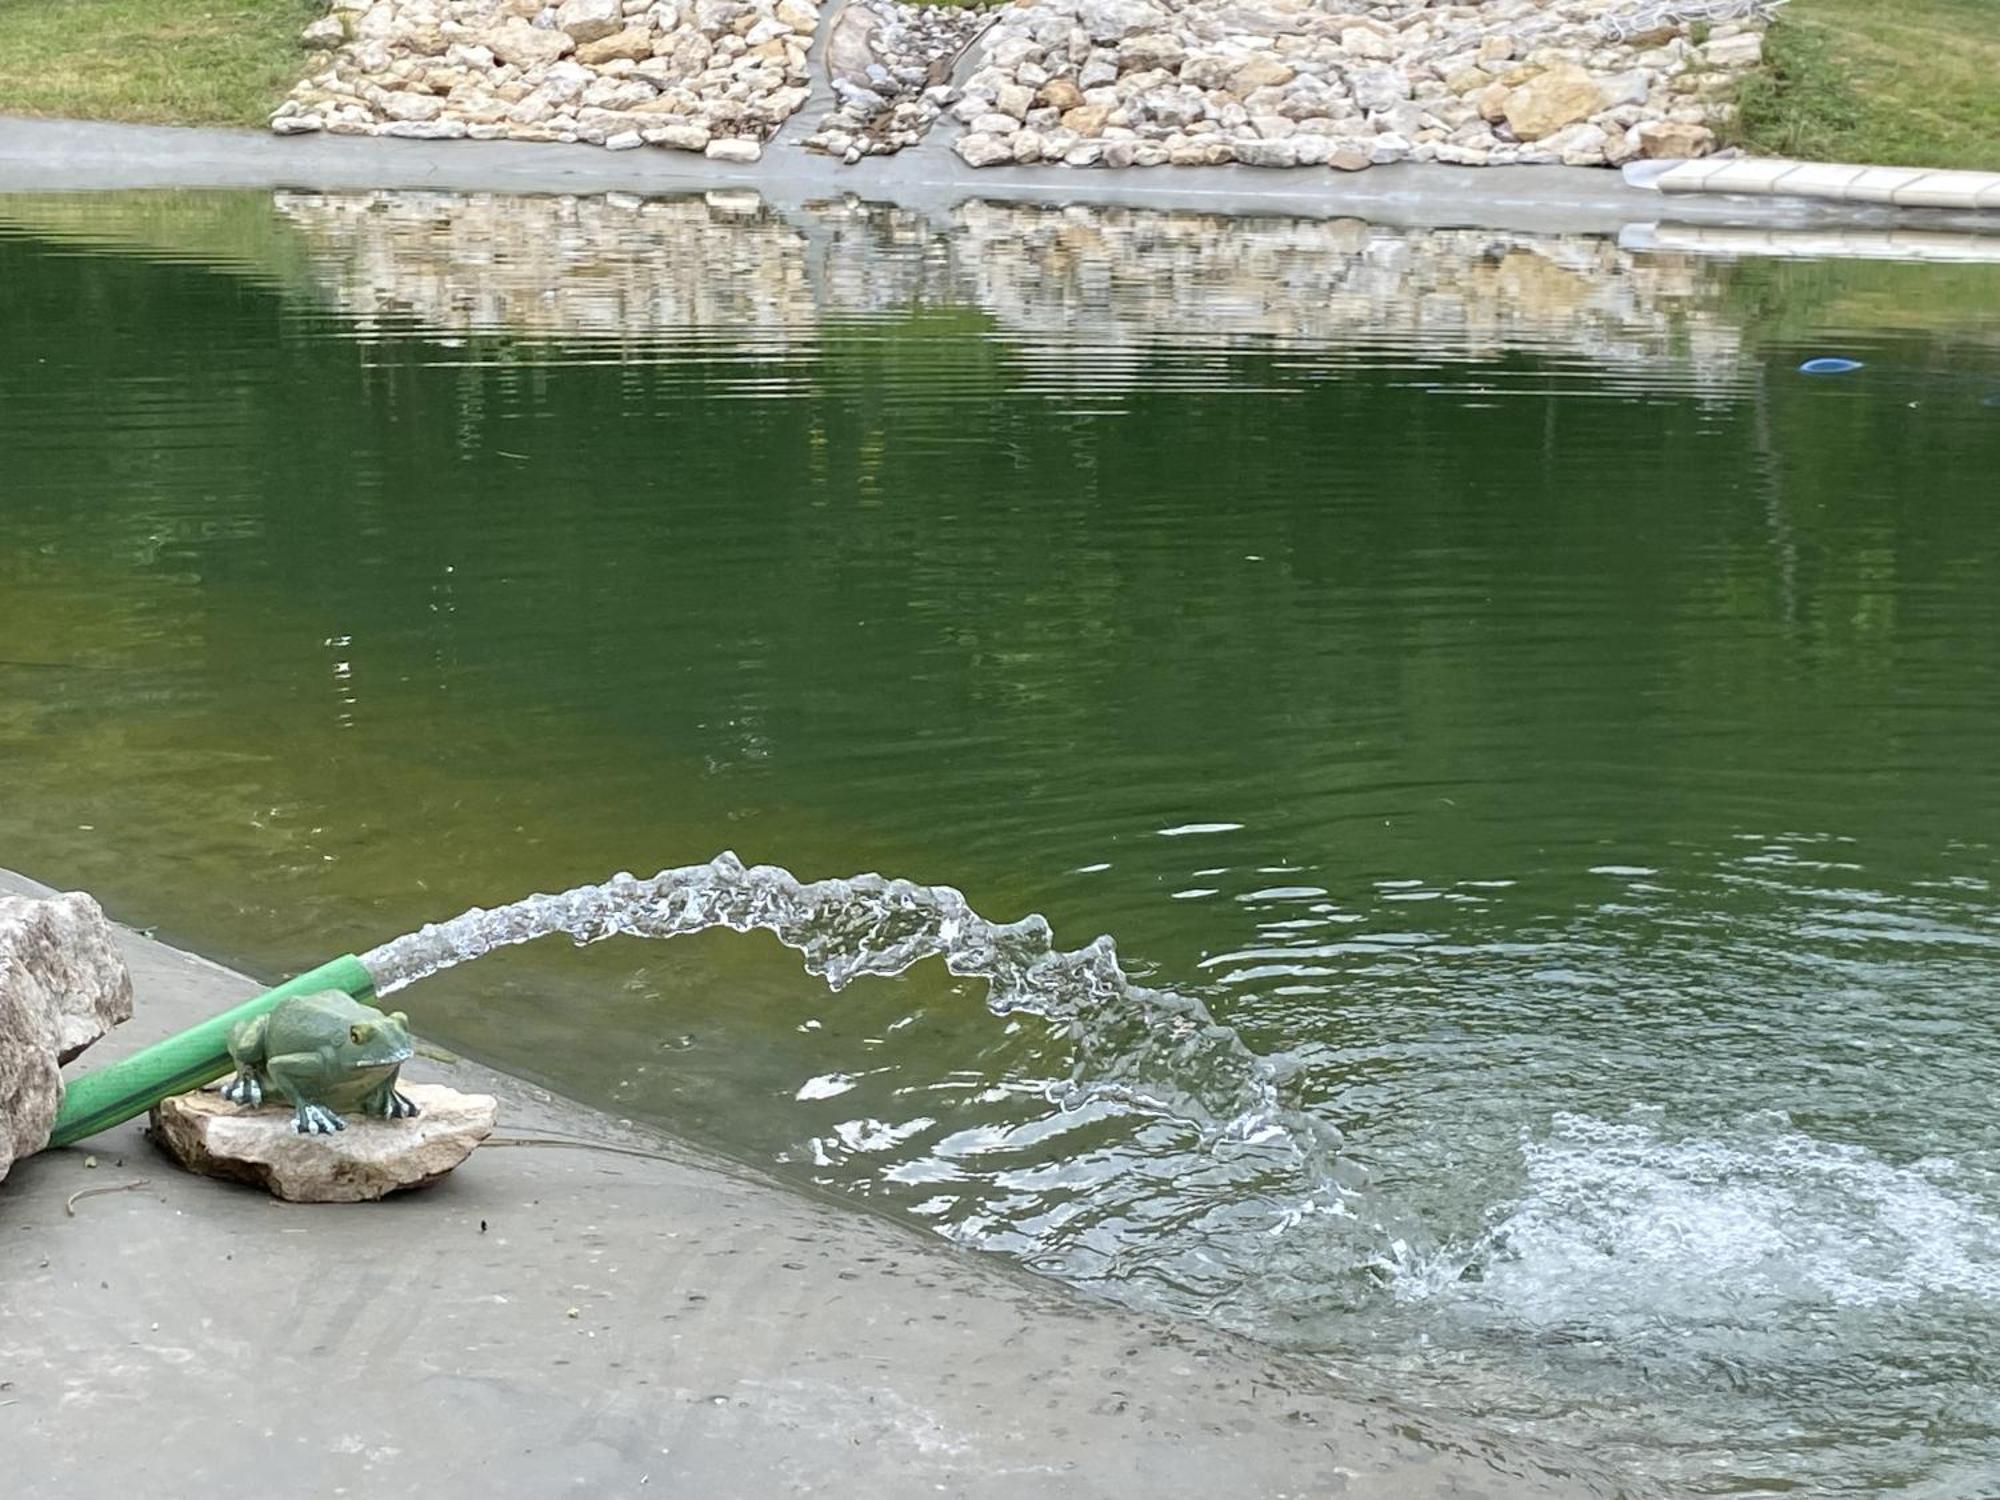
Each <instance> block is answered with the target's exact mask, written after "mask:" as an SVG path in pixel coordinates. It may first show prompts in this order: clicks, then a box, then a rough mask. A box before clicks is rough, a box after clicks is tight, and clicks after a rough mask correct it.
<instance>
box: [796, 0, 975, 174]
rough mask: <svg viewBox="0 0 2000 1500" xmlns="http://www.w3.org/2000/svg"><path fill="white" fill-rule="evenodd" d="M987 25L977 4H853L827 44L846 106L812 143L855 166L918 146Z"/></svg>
mask: <svg viewBox="0 0 2000 1500" xmlns="http://www.w3.org/2000/svg"><path fill="white" fill-rule="evenodd" d="M986 24H987V17H986V15H985V13H984V12H982V11H979V10H975V9H973V8H972V7H971V6H963V5H905V4H902V3H901V0H849V3H848V4H847V5H846V6H844V7H843V8H842V10H841V12H840V14H839V15H838V16H837V17H836V18H835V20H834V23H833V28H832V30H831V32H830V34H829V35H828V37H827V45H826V58H825V62H826V70H827V77H828V80H829V82H830V83H831V85H832V88H833V93H834V97H835V98H836V99H838V100H839V101H840V103H839V106H838V107H837V108H835V109H834V110H833V111H832V112H831V113H830V114H828V115H827V117H826V118H825V119H824V120H822V121H820V123H819V127H818V128H817V129H816V130H815V131H814V132H813V134H812V135H811V136H810V137H809V138H808V139H807V141H806V145H808V146H809V147H811V148H812V149H813V150H815V151H824V152H826V153H827V155H829V156H838V157H841V158H843V159H844V160H847V161H850V162H854V161H859V160H860V159H861V158H862V157H864V156H870V155H875V156H880V155H885V154H887V153H889V152H892V151H900V150H901V149H902V148H903V147H905V146H913V145H915V144H916V143H917V142H918V141H919V140H920V139H922V137H923V135H924V132H925V131H927V130H929V129H930V128H931V125H932V124H933V122H935V121H936V119H937V117H938V116H939V115H940V114H942V113H943V112H944V107H945V105H946V104H948V103H949V102H950V101H951V85H950V78H951V65H952V63H953V61H954V60H955V59H956V58H957V57H958V55H959V53H961V52H962V51H964V50H965V48H966V46H967V44H968V43H970V42H971V41H972V39H973V38H974V37H976V36H977V35H979V33H980V31H981V30H982V29H983V28H984V27H985V26H986Z"/></svg>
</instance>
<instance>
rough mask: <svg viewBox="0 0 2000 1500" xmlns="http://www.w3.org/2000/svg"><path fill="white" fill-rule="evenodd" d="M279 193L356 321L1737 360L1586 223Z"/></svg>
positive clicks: (1722, 326) (1652, 271) (1709, 276)
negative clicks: (913, 318) (930, 327)
mask: <svg viewBox="0 0 2000 1500" xmlns="http://www.w3.org/2000/svg"><path fill="white" fill-rule="evenodd" d="M278 201H279V205H280V207H281V209H282V210H283V211H284V213H285V214H286V216H287V217H288V218H289V219H290V220H291V221H292V223H293V224H294V225H295V226H297V227H298V228H299V229H300V230H301V231H302V232H303V233H304V235H305V236H306V239H307V242H308V244H309V245H310V247H311V248H312V252H313V255H314V259H315V261H316V263H317V265H318V267H319V269H320V274H321V275H322V277H323V278H325V280H326V282H327V283H328V284H329V286H330V287H331V288H332V289H333V291H334V294H335V296H336V297H337V299H338V300H339V302H340V303H341V305H342V306H343V307H344V308H345V309H346V310H347V311H348V312H349V313H350V314H353V315H355V316H358V317H360V318H361V319H363V320H364V321H367V320H372V319H376V318H378V317H383V316H393V317H399V318H405V319H406V318H409V317H411V316H414V317H416V318H418V319H420V320H421V321H422V322H424V323H427V324H430V325H431V326H433V327H438V328H443V329H451V330H458V331H466V330H473V329H479V328H492V329H518V330H527V331H533V332H540V333H546V334H566V335H583V336H603V337H613V338H635V339H647V340H669V339H671V338H673V337H674V336H675V335H677V334H687V333H693V332H698V331H707V330H713V329H717V328H728V329H733V330H739V331H740V332H741V334H742V335H743V336H744V337H745V338H754V337H757V336H759V335H765V336H768V335H770V334H771V333H773V332H776V333H779V334H783V335H785V336H801V337H802V336H807V335H809V334H811V333H812V332H813V331H814V330H815V329H816V328H817V326H818V325H819V323H820V322H821V320H823V319H828V318H834V317H847V316H854V315H868V314H892V313H904V312H907V311H908V310H910V309H911V308H914V307H924V308H952V307H965V308H974V309H977V310H979V311H980V312H983V313H985V314H987V315H988V316H990V317H991V318H993V319H994V320H995V322H996V323H997V324H998V325H999V327H1000V329H1001V330H1002V331H1003V332H1006V333H1010V334H1020V335H1024V336H1027V337H1028V338H1030V339H1031V340H1032V341H1033V343H1034V344H1035V346H1036V350H1037V365H1036V368H1037V373H1038V377H1040V378H1043V379H1045V380H1046V379H1047V378H1048V377H1049V376H1050V373H1051V371H1052V370H1054V369H1056V368H1058V366H1059V365H1060V364H1061V362H1062V361H1061V358H1060V352H1061V351H1062V350H1063V349H1065V348H1070V349H1074V350H1075V351H1076V356H1077V357H1076V360H1075V384H1076V385H1078V386H1083V387H1102V386H1105V385H1106V384H1112V385H1115V384H1117V383H1118V382H1120V381H1143V379H1144V361H1145V358H1146V356H1147V353H1148V351H1149V350H1150V349H1152V348H1154V347H1156V346H1158V345H1159V344H1160V343H1161V341H1162V340H1167V341H1170V342H1171V343H1173V344H1174V345H1175V346H1176V347H1185V346H1186V345H1187V344H1189V343H1190V342H1199V343H1200V344H1202V345H1203V346H1206V347H1218V348H1227V347H1231V346H1236V345H1242V346H1248V347H1258V346H1265V345H1268V344H1269V343H1270V342H1272V341H1274V340H1283V341H1285V342H1286V343H1288V344H1291V345H1294V346H1298V347H1301V348H1313V347H1319V348H1324V349H1338V348H1357V347H1395V348H1398V349H1401V350H1403V351H1406V352H1408V353H1410V354H1413V355H1414V356H1415V357H1417V358H1419V359H1425V360H1431V361H1454V360H1469V359H1485V358H1489V357H1491V356H1493V355H1495V354H1498V353H1500V352H1502V351H1504V350H1507V349H1511V348H1527V349H1536V350H1543V351H1547V352H1549V353H1553V354H1558V355H1562V356H1565V357H1570V358H1576V359H1582V360H1588V361H1591V362H1593V363H1597V364H1600V365H1603V366H1605V367H1607V368H1610V369H1615V370H1618V371H1620V372H1623V373H1626V374H1629V375H1631V376H1633V377H1634V378H1636V379H1639V380H1641V381H1646V380H1655V379H1663V380H1671V381H1674V382H1677V383H1685V382H1686V381H1687V380H1688V379H1689V377H1690V376H1691V375H1692V376H1693V377H1694V378H1696V379H1697V380H1708V379H1722V378H1727V377H1728V376H1729V375H1730V374H1731V373H1732V372H1733V370H1734V369H1735V366H1736V360H1737V348H1738V330H1737V329H1736V327H1735V325H1734V324H1733V323H1732V322H1730V321H1729V319H1728V318H1727V317H1726V316H1725V315H1724V313H1723V312H1722V311H1721V310H1720V308H1719V305H1718V303H1719V298H1718V296H1717V293H1718V290H1719V287H1720V285H1721V283H1720V280H1719V278H1718V273H1717V272H1716V271H1715V270H1714V268H1712V267H1704V266H1702V265H1701V263H1700V262H1698V261H1696V260H1694V259H1692V258H1686V257H1681V256H1674V255H1639V254H1633V253H1630V252H1627V251H1623V250H1621V249H1619V248H1618V246H1617V244H1616V242H1615V241H1612V240H1609V239H1602V238H1596V237H1592V236H1586V235H1535V234H1516V233H1508V232H1496V231H1487V230H1440V231H1406V230H1397V229H1389V228H1382V227H1378V226H1371V225H1367V224H1363V223H1360V222H1358V221H1354V220H1333V221H1322V220H1309V219H1278V218H1256V219H1240V218H1227V217H1221V216H1212V215H1206V214H1199V213H1161V212H1153V211H1146V210H1136V209H1097V208H1081V207H1069V208H1039V207H1015V206H1005V205H997V204H990V203H979V202H974V203H968V204H964V205H961V206H960V207H959V208H957V209H955V210H952V211H951V212H949V213H948V214H942V215H940V216H938V217H937V218H930V217H927V216H925V215H923V214H920V213H917V212H915V211H912V210H908V209H902V208H892V207H884V206H878V205H869V204H862V203H860V202H857V201H854V200H851V199H850V200H846V201H843V202H837V203H830V204H823V205H819V206H816V207H814V208H812V209H810V210H805V211H801V212H800V213H799V214H797V215H795V216H789V217H788V216H786V215H783V214H779V213H777V212H775V211H772V210H770V209H769V208H767V207H765V206H764V205H763V204H762V202H761V201H760V200H759V199H757V198H756V197H755V195H752V194H747V193H745V194H729V195H723V194H709V195H707V196H706V197H700V198H676V199H661V200H653V201H645V202H642V201H640V200H638V199H625V198H615V199H589V200H577V199H548V198H510V197H497V196H491V195H467V196H453V195H446V194H418V195H410V194H380V195H363V196H328V195H321V194H282V195H280V197H279V200H278ZM1120 351H1125V352H1123V353H1121V352H1120ZM1052 355H1053V356H1055V358H1054V359H1053V360H1052V359H1051V357H1050V356H1052Z"/></svg>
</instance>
